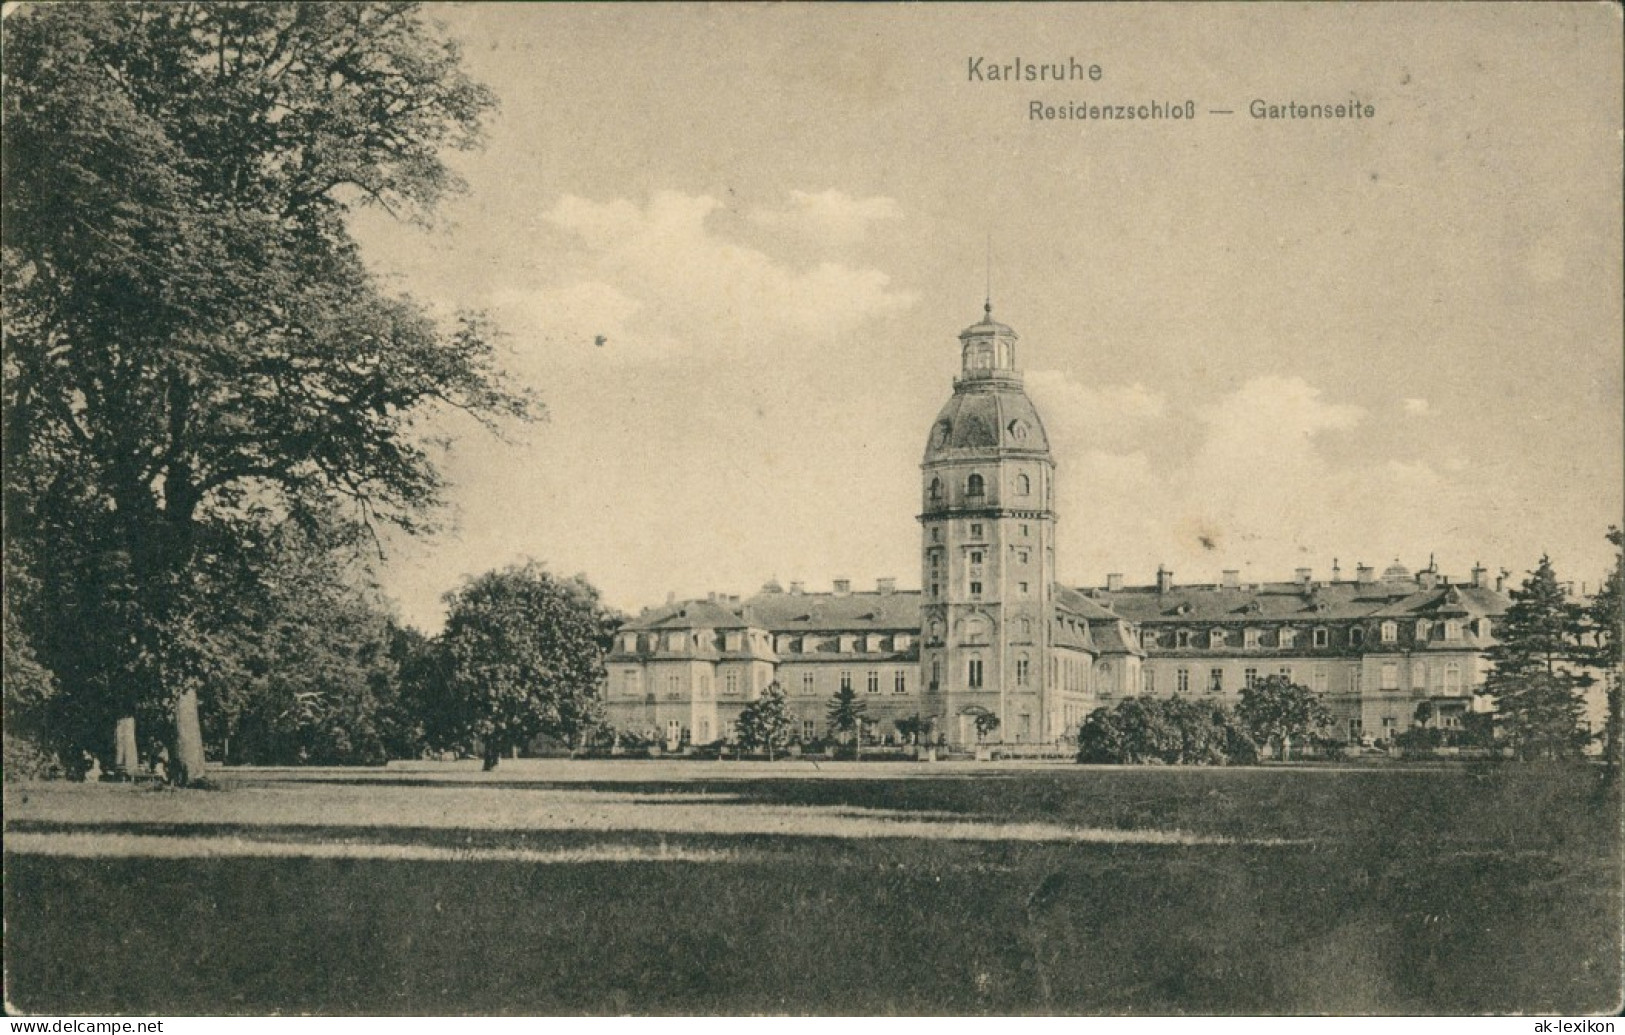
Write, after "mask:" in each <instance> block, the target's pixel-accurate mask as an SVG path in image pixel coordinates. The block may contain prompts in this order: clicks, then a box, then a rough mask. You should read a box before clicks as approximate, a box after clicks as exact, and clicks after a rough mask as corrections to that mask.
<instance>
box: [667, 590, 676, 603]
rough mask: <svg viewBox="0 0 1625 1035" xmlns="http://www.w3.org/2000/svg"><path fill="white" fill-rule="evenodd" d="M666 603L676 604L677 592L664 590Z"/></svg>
mask: <svg viewBox="0 0 1625 1035" xmlns="http://www.w3.org/2000/svg"><path fill="white" fill-rule="evenodd" d="M666 603H668V604H675V603H677V591H676V590H675V589H668V590H666Z"/></svg>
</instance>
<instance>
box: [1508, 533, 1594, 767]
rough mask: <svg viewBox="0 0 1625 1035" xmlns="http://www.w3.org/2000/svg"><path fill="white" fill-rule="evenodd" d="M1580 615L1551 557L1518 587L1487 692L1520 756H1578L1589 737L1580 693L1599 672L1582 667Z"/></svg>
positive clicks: (1512, 747)
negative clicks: (1583, 726)
mask: <svg viewBox="0 0 1625 1035" xmlns="http://www.w3.org/2000/svg"><path fill="white" fill-rule="evenodd" d="M1581 618H1582V611H1581V609H1580V608H1579V607H1578V606H1577V605H1574V604H1571V603H1570V602H1569V601H1568V600H1566V599H1565V597H1564V594H1563V588H1562V586H1561V585H1559V584H1558V581H1557V573H1556V572H1555V571H1553V570H1552V563H1551V560H1550V559H1549V558H1547V557H1544V556H1542V557H1541V559H1540V564H1539V565H1538V566H1536V568H1535V570H1534V571H1532V572H1530V574H1529V578H1527V579H1525V580H1524V583H1523V585H1522V586H1521V587H1520V588H1518V589H1515V590H1513V591H1512V606H1511V607H1509V608H1507V612H1506V614H1505V615H1503V616H1502V617H1501V621H1500V625H1499V634H1498V635H1499V640H1500V642H1498V643H1497V644H1496V645H1495V646H1493V647H1491V648H1490V649H1489V651H1487V652H1486V653H1487V656H1488V657H1489V660H1490V662H1491V664H1492V666H1493V667H1492V668H1491V670H1490V674H1489V676H1488V678H1486V679H1485V681H1484V693H1486V694H1488V695H1489V696H1490V697H1491V698H1492V699H1493V700H1494V702H1495V728H1496V731H1497V733H1498V735H1499V739H1500V741H1501V743H1503V744H1504V745H1505V746H1507V747H1510V748H1511V749H1512V750H1513V753H1514V754H1515V755H1516V756H1517V757H1518V758H1525V759H1528V758H1555V757H1561V756H1565V755H1573V754H1576V753H1578V752H1579V750H1580V748H1581V746H1582V745H1583V744H1584V743H1585V739H1586V738H1585V734H1584V732H1583V731H1582V730H1581V728H1580V717H1581V713H1582V711H1583V708H1584V701H1583V699H1582V697H1581V695H1582V693H1583V692H1584V689H1585V687H1586V686H1587V685H1589V684H1590V683H1591V681H1592V679H1591V677H1590V676H1589V675H1586V674H1585V673H1583V672H1581V671H1579V669H1578V663H1579V662H1582V661H1583V660H1584V652H1583V650H1582V649H1581V647H1580V645H1579V638H1580V631H1581V628H1582V626H1581Z"/></svg>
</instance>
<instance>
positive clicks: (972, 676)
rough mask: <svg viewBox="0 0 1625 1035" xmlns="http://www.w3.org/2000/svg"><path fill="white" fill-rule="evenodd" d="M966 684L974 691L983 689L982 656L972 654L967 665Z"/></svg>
mask: <svg viewBox="0 0 1625 1035" xmlns="http://www.w3.org/2000/svg"><path fill="white" fill-rule="evenodd" d="M965 683H966V685H968V686H969V687H970V688H971V689H972V690H980V689H981V688H982V656H981V655H980V654H972V655H971V656H970V660H969V661H967V662H966V663H965Z"/></svg>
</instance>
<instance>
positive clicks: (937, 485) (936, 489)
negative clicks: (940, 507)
mask: <svg viewBox="0 0 1625 1035" xmlns="http://www.w3.org/2000/svg"><path fill="white" fill-rule="evenodd" d="M941 499H942V479H941V478H933V479H931V502H932V503H936V502H938V501H939V500H941Z"/></svg>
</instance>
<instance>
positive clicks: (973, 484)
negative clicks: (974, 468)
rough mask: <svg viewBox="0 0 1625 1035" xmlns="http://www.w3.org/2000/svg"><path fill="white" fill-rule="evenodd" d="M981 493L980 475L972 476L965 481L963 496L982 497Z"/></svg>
mask: <svg viewBox="0 0 1625 1035" xmlns="http://www.w3.org/2000/svg"><path fill="white" fill-rule="evenodd" d="M982 491H983V490H982V476H981V475H979V474H973V475H971V476H970V477H969V478H967V479H965V495H967V496H980V495H982Z"/></svg>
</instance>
